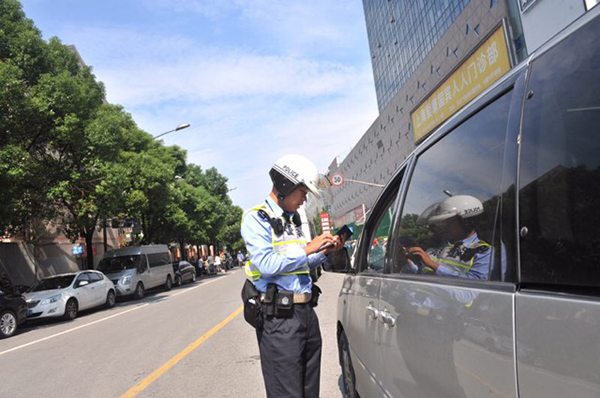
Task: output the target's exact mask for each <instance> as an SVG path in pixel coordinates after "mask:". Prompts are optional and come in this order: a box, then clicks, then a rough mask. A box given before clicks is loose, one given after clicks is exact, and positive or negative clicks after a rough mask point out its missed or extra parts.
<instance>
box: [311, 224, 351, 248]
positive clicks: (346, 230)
mask: <svg viewBox="0 0 600 398" xmlns="http://www.w3.org/2000/svg"><path fill="white" fill-rule="evenodd" d="M353 233H354V232H353V231H352V229H351V228H350V227H349V226H347V225H344V226H343V227H342V228H340V229H339V230H338V231H337V233H336V235H337V236H339V237H340V239H345V240H348V239H349V238H350V237H351V236H352V234H353ZM333 246H335V245H334V244H333V243H327V244H325V245H323V246H321V247H320V248H319V250H317V253H318V252H320V251H323V250H325V249H329V248H330V247H333Z"/></svg>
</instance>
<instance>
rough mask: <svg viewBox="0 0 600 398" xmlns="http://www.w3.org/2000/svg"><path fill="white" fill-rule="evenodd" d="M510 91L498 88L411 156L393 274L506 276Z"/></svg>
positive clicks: (492, 277)
mask: <svg viewBox="0 0 600 398" xmlns="http://www.w3.org/2000/svg"><path fill="white" fill-rule="evenodd" d="M512 95H513V91H512V90H511V91H509V92H507V93H505V94H503V95H502V96H500V97H499V98H497V99H496V100H494V101H493V102H492V103H491V104H489V105H487V106H486V107H485V108H483V109H482V110H480V111H479V112H477V113H476V114H474V115H473V116H471V117H470V118H469V119H467V120H466V121H464V122H463V123H462V124H460V125H459V126H458V127H456V128H455V129H454V130H453V131H451V132H450V133H449V134H447V135H446V136H444V137H443V138H442V139H441V140H439V141H438V142H436V143H435V144H433V145H432V146H431V147H430V148H428V149H427V150H426V151H425V152H423V153H422V154H421V155H420V156H419V157H418V158H417V161H416V165H415V169H414V172H413V175H412V178H411V181H410V182H409V185H408V191H407V194H406V199H405V202H404V206H403V209H402V213H401V218H400V223H399V226H398V228H396V230H397V231H399V232H398V233H395V235H394V237H395V239H393V245H394V249H393V250H394V251H393V257H394V259H393V261H392V265H391V270H390V272H391V273H407V274H420V275H431V276H443V277H457V278H469V279H478V280H506V279H507V278H506V275H507V272H506V269H507V263H506V262H507V255H506V251H507V247H508V246H507V245H506V244H505V242H503V241H502V239H501V238H500V234H499V225H498V224H499V223H498V222H497V219H498V213H499V211H498V209H499V206H500V204H501V203H500V199H501V198H502V192H501V183H502V170H503V161H504V150H505V141H506V134H507V125H508V118H509V110H510V103H511V98H512ZM511 247H512V246H511Z"/></svg>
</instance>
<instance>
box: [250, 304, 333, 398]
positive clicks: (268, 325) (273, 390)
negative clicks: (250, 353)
mask: <svg viewBox="0 0 600 398" xmlns="http://www.w3.org/2000/svg"><path fill="white" fill-rule="evenodd" d="M256 335H257V337H258V347H259V349H260V362H261V366H262V373H263V378H264V380H265V387H266V389H267V397H268V398H287V397H293V398H296V397H297V398H318V397H319V387H320V385H319V384H320V378H321V331H320V330H319V320H318V318H317V314H316V313H315V310H314V309H313V306H312V305H311V304H294V315H293V317H291V318H277V317H273V316H268V317H267V318H266V319H265V320H264V326H263V328H262V330H257V331H256Z"/></svg>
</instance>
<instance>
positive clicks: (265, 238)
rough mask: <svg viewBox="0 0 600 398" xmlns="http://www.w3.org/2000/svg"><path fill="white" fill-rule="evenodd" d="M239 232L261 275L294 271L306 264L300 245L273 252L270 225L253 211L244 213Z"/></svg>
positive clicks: (251, 260)
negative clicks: (283, 251) (282, 251)
mask: <svg viewBox="0 0 600 398" xmlns="http://www.w3.org/2000/svg"><path fill="white" fill-rule="evenodd" d="M241 232H242V237H243V238H244V242H245V243H246V249H247V250H248V253H249V254H250V262H251V263H252V264H253V265H254V266H255V267H256V268H258V270H259V271H260V273H261V274H262V275H263V276H272V275H277V274H282V273H287V272H294V271H296V270H297V269H298V268H301V267H303V266H304V265H306V264H307V261H308V258H307V256H306V253H304V250H302V249H301V248H300V247H292V248H290V250H289V251H288V252H286V253H277V252H275V249H274V248H273V240H272V237H271V227H270V225H269V223H268V222H267V221H265V220H262V219H260V217H259V216H258V214H257V212H255V211H251V212H248V213H246V214H245V215H244V218H243V219H242V227H241ZM311 257H312V256H311ZM311 261H314V260H311ZM309 264H310V262H309Z"/></svg>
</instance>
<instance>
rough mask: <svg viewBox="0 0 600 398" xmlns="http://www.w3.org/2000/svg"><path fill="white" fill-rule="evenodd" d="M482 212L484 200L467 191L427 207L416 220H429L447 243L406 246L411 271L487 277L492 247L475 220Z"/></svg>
mask: <svg viewBox="0 0 600 398" xmlns="http://www.w3.org/2000/svg"><path fill="white" fill-rule="evenodd" d="M482 213H483V204H482V203H481V201H480V200H479V199H477V198H474V197H473V196H468V195H458V196H451V197H449V198H446V199H444V200H443V201H442V202H440V203H436V204H434V205H433V206H430V207H429V208H428V209H426V210H425V211H424V212H423V214H421V216H419V219H418V220H417V223H421V224H427V225H429V227H430V228H432V229H434V231H439V232H441V234H442V235H443V236H444V238H445V239H446V240H447V241H448V243H447V244H446V245H444V246H441V247H437V248H430V249H428V250H427V251H425V250H423V248H421V247H409V248H405V249H404V254H405V256H407V260H408V264H407V266H406V268H405V269H404V270H403V271H404V272H411V273H428V272H430V273H435V274H437V275H440V276H454V277H461V278H473V279H488V276H489V272H490V262H491V259H492V247H491V246H490V245H489V244H488V243H486V242H484V241H483V240H481V239H479V237H478V236H477V232H476V231H475V220H476V219H477V216H479V215H480V214H482Z"/></svg>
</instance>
